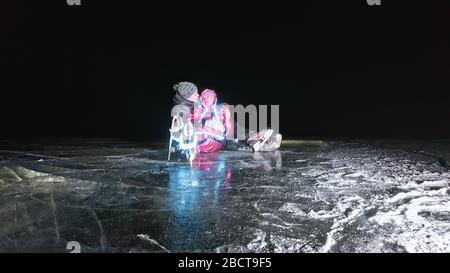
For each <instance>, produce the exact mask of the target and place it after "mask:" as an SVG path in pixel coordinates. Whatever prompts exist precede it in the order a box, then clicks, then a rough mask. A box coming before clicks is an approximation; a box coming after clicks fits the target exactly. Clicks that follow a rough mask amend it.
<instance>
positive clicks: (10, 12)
mask: <svg viewBox="0 0 450 273" xmlns="http://www.w3.org/2000/svg"><path fill="white" fill-rule="evenodd" d="M81 1H82V5H81V6H80V7H77V6H68V5H67V4H66V1H65V0H58V1H11V3H8V4H6V3H2V7H1V19H0V20H1V21H0V28H1V45H0V49H1V53H0V54H1V55H0V58H1V59H0V61H1V76H0V77H1V79H2V80H1V81H0V92H1V96H0V102H1V104H0V105H1V116H0V120H1V125H0V137H1V138H15V137H123V138H132V139H143V140H163V139H165V138H167V133H168V132H167V129H168V124H169V121H170V118H169V111H170V108H171V106H172V104H171V98H172V96H173V91H172V89H171V88H172V85H173V83H175V82H177V81H182V80H188V81H192V82H195V83H196V84H197V85H198V86H199V88H200V89H201V90H202V89H203V88H207V87H209V88H212V89H214V90H216V91H217V92H218V94H219V98H220V100H221V101H223V102H227V103H229V104H243V105H248V104H255V105H258V104H268V105H272V104H279V105H280V110H281V113H280V123H281V133H283V134H284V136H285V137H286V138H294V137H303V138H306V137H331V138H333V137H406V138H447V137H450V127H449V126H448V120H449V118H450V107H449V105H450V104H449V103H450V95H449V91H450V30H449V27H450V4H449V2H448V1H417V2H412V1H386V0H384V1H383V0H382V5H381V6H369V5H367V4H366V1H365V0H357V1H296V2H299V3H297V4H294V1H292V2H280V1H271V2H248V1H246V4H245V5H243V4H242V2H243V1H241V2H232V1H209V2H196V3H195V4H193V2H192V1H184V3H183V2H181V1H179V2H171V1H165V2H164V3H156V2H153V1H145V3H146V4H143V3H144V1H142V3H139V4H138V3H137V1H115V2H111V1H94V0H81ZM180 2H181V3H180ZM393 2H395V3H393Z"/></svg>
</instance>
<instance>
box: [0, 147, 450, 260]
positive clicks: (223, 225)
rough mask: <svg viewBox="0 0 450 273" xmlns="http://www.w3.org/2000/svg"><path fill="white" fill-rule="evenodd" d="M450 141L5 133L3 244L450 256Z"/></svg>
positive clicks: (0, 155)
mask: <svg viewBox="0 0 450 273" xmlns="http://www.w3.org/2000/svg"><path fill="white" fill-rule="evenodd" d="M449 155H450V142H448V141H447V142H445V141H429V142H425V141H421V142H416V141H286V142H284V143H283V146H282V149H281V151H278V152H271V153H252V152H246V151H239V152H237V151H223V152H221V153H219V154H212V155H206V156H202V157H200V158H199V159H198V161H197V162H195V163H194V168H191V167H190V166H189V164H188V163H187V162H186V161H183V160H181V161H177V160H176V159H175V160H172V161H170V162H167V161H166V159H167V150H166V147H165V144H161V145H159V144H142V143H131V142H121V141H114V140H101V139H100V140H99V139H97V140H65V141H62V140H59V141H52V142H49V141H45V142H43V141H40V142H38V141H36V142H34V143H33V142H23V143H18V142H10V141H1V142H0V252H68V250H66V245H67V243H68V242H70V241H77V242H79V243H80V245H81V251H82V252H449V251H450V190H449V183H450V171H449V170H450V169H449V166H448V164H447V163H448V162H450V161H449V160H450V157H449Z"/></svg>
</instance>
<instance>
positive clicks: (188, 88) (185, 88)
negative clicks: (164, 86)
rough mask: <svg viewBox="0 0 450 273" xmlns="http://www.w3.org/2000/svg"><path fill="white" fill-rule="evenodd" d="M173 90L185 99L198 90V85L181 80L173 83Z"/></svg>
mask: <svg viewBox="0 0 450 273" xmlns="http://www.w3.org/2000/svg"><path fill="white" fill-rule="evenodd" d="M173 90H175V91H176V92H177V93H178V94H179V95H180V96H181V97H183V98H184V99H188V98H189V97H190V96H192V94H194V93H195V92H197V86H196V85H195V84H193V83H192V82H179V83H176V84H174V85H173Z"/></svg>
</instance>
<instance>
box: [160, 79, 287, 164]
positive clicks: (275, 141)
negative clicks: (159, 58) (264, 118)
mask: <svg viewBox="0 0 450 273" xmlns="http://www.w3.org/2000/svg"><path fill="white" fill-rule="evenodd" d="M173 89H174V91H175V96H174V98H173V102H174V104H175V106H174V107H173V108H172V111H171V116H172V118H173V120H172V128H171V143H170V145H171V147H170V148H172V147H173V149H174V150H176V149H178V150H185V149H189V148H194V149H195V153H196V154H199V153H213V152H217V151H219V150H221V149H252V150H254V151H255V152H258V151H275V150H277V149H278V148H279V147H280V145H281V140H282V136H281V134H276V133H274V131H273V130H272V129H265V130H261V131H260V132H251V131H249V130H245V131H246V138H245V140H244V141H239V140H237V139H235V138H234V132H236V130H237V129H238V127H239V125H238V124H237V123H236V122H234V117H233V114H232V113H231V111H230V109H229V107H228V105H227V104H225V103H223V104H217V94H216V92H214V91H213V90H211V89H205V90H203V91H202V92H201V94H199V93H198V89H197V86H196V85H195V84H193V83H191V82H180V83H177V84H175V85H174V86H173ZM187 125H190V126H187ZM177 132H178V134H177ZM174 134H176V135H177V136H176V137H175V138H172V135H174ZM192 136H195V138H192ZM180 137H181V139H180ZM172 139H176V140H177V141H176V145H175V146H172V144H173V143H172ZM194 145H195V147H194ZM169 156H170V152H169Z"/></svg>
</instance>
